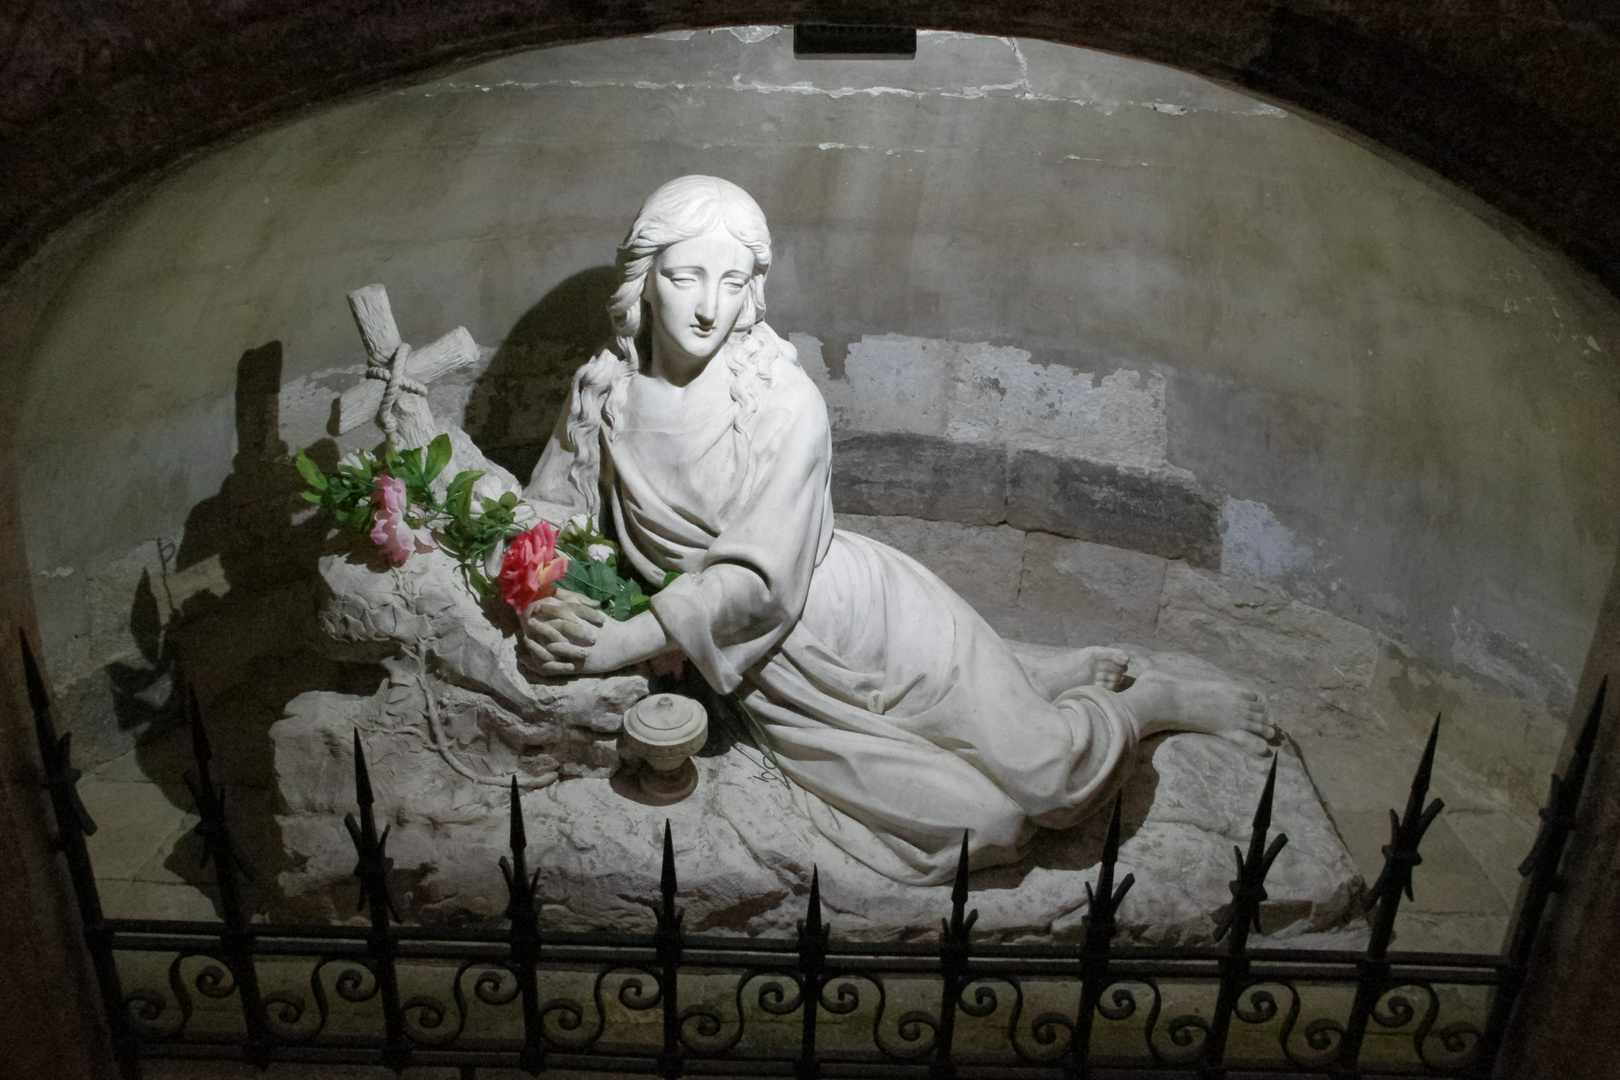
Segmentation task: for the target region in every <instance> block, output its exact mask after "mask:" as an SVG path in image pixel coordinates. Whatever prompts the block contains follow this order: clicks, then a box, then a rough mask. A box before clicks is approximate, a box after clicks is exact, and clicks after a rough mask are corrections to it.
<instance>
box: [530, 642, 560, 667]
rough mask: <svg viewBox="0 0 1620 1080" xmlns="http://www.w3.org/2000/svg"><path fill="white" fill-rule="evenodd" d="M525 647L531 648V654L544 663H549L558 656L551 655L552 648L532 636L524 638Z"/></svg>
mask: <svg viewBox="0 0 1620 1080" xmlns="http://www.w3.org/2000/svg"><path fill="white" fill-rule="evenodd" d="M523 647H524V648H525V649H528V650H529V655H530V656H532V657H534V658H535V659H536V660H539V661H540V662H541V663H543V664H549V663H551V662H552V661H553V660H555V659H556V657H554V656H552V655H551V652H550V650H548V649H547V648H546V647H545V646H543V645H541V644H540V643H539V642H538V641H535V640H533V639H531V638H524V639H523Z"/></svg>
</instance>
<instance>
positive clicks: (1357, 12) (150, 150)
mask: <svg viewBox="0 0 1620 1080" xmlns="http://www.w3.org/2000/svg"><path fill="white" fill-rule="evenodd" d="M805 19H821V20H829V21H862V20H864V21H884V22H892V23H903V24H910V25H915V26H919V27H925V28H938V29H956V30H963V31H971V32H977V33H989V34H1005V35H1019V36H1030V37H1038V38H1045V39H1048V40H1052V41H1059V42H1064V43H1068V44H1073V45H1082V46H1089V47H1093V48H1101V49H1107V50H1111V51H1115V52H1120V53H1126V54H1129V55H1132V56H1136V57H1141V58H1145V59H1149V60H1156V61H1160V62H1163V63H1167V64H1172V65H1175V66H1177V67H1181V68H1185V69H1188V70H1191V71H1195V72H1198V73H1199V74H1202V75H1205V76H1208V77H1211V78H1214V79H1217V80H1220V81H1224V82H1227V83H1230V84H1232V85H1236V86H1239V87H1242V88H1245V89H1247V90H1250V91H1253V92H1257V93H1260V94H1262V95H1265V96H1269V97H1271V98H1273V99H1276V100H1278V101H1280V102H1283V103H1287V104H1290V105H1293V106H1295V107H1298V108H1303V109H1306V110H1309V111H1311V112H1313V113H1315V114H1316V115H1318V116H1320V117H1324V118H1327V119H1329V120H1332V121H1335V122H1338V123H1340V124H1342V125H1344V126H1345V127H1346V128H1349V129H1353V130H1354V131H1356V132H1359V133H1360V134H1362V135H1364V136H1366V137H1368V138H1370V139H1372V140H1374V141H1376V142H1378V143H1381V144H1383V145H1384V146H1387V147H1389V148H1391V149H1393V150H1396V151H1398V152H1400V153H1402V154H1405V155H1407V156H1408V157H1410V158H1412V159H1414V160H1416V161H1418V162H1419V163H1421V164H1423V165H1426V166H1428V167H1429V168H1431V169H1434V170H1435V171H1437V172H1438V173H1440V174H1442V175H1444V176H1445V177H1447V178H1449V179H1450V180H1452V181H1454V182H1456V183H1457V184H1459V185H1461V186H1462V187H1464V188H1466V189H1469V190H1471V191H1472V192H1474V193H1475V194H1477V195H1478V196H1480V197H1481V198H1482V199H1483V200H1484V201H1485V202H1486V203H1489V204H1491V205H1493V206H1495V207H1496V208H1498V209H1499V210H1501V211H1503V212H1505V213H1506V214H1507V215H1508V216H1510V217H1512V218H1515V219H1517V220H1518V221H1520V222H1521V223H1523V224H1524V225H1526V226H1528V227H1529V228H1530V229H1532V230H1534V231H1536V232H1538V233H1540V234H1541V235H1542V236H1543V237H1545V238H1546V239H1548V240H1550V241H1551V242H1552V243H1554V244H1555V245H1557V246H1559V247H1561V248H1562V249H1563V250H1565V251H1566V252H1568V253H1569V254H1570V255H1571V256H1572V257H1573V258H1575V259H1576V260H1577V261H1578V262H1580V263H1581V264H1582V265H1584V266H1586V267H1587V268H1588V269H1589V270H1591V271H1592V272H1593V273H1594V274H1595V275H1597V276H1598V277H1599V278H1600V279H1602V280H1603V281H1604V282H1605V283H1606V284H1607V285H1608V287H1609V288H1610V289H1611V290H1614V291H1616V292H1620V6H1617V5H1616V4H1615V3H1614V0H1579V2H1577V0H1276V2H1266V0H1083V2H1081V0H1023V2H1020V3H1018V4H998V3H993V2H990V0H926V2H925V0H869V2H867V3H858V2H850V0H821V2H818V3H802V2H801V3H764V2H759V0H606V2H587V0H326V2H324V3H319V4H317V3H310V2H308V0H215V2H203V0H97V2H94V3H92V2H89V0H34V2H32V3H29V2H27V0H20V2H16V3H12V4H9V5H6V6H5V9H4V10H3V11H0V275H3V274H7V273H9V272H10V271H11V270H12V269H14V268H15V267H16V266H17V265H18V264H19V263H20V262H21V261H22V260H23V259H25V258H26V257H27V256H28V254H29V253H30V252H31V251H33V250H34V249H35V248H36V247H37V246H38V245H39V243H40V242H41V241H42V240H43V239H44V238H45V237H46V236H47V235H48V234H49V233H50V232H51V230H52V229H54V228H56V227H58V226H60V225H61V224H63V223H64V222H65V221H67V220H68V219H69V218H71V217H72V216H73V215H74V214H76V213H78V212H80V211H82V210H84V209H87V208H89V207H91V206H94V205H95V204H96V203H98V202H100V201H102V200H104V199H106V198H107V197H108V196H110V195H111V194H112V193H113V192H115V191H116V190H118V189H119V188H120V187H121V186H123V185H124V184H126V183H128V182H130V181H132V180H136V179H139V178H140V177H142V176H145V175H149V174H151V173H153V172H154V171H155V170H159V169H162V168H163V167H165V166H167V165H170V164H172V163H174V162H176V161H177V160H180V159H181V158H183V157H184V156H185V155H187V154H188V153H190V152H193V151H196V150H199V149H201V148H203V147H206V146H207V145H209V144H210V143H214V142H216V141H218V140H221V139H225V138H228V137H230V136H232V135H236V134H239V133H242V132H245V131H250V130H252V129H254V128H256V127H259V126H262V125H265V124H267V123H270V122H273V121H275V120H277V119H279V118H283V117H285V116H288V115H290V114H293V113H295V112H297V111H298V110H300V109H304V108H307V107H309V106H312V105H315V104H318V103H320V102H324V101H329V100H332V99H334V98H337V97H340V96H342V95H345V94H352V93H355V92H359V91H363V90H366V89H370V88H373V87H377V86H380V85H385V84H387V83H389V82H391V81H398V80H403V79H408V78H410V77H412V76H413V75H415V74H416V73H419V72H422V71H425V70H427V69H430V68H433V67H435V66H439V65H444V64H448V63H454V62H457V61H463V60H468V59H473V58H477V57H481V56H487V55H491V54H494V53H498V52H503V51H509V50H513V49H519V48H526V47H532V46H539V45H546V44H555V43H560V42H567V41H581V40H587V39H592V38H601V37H610V36H615V35H621V34H641V33H648V32H654V31H661V30H671V29H680V28H689V27H701V26H723V25H739V24H751V23H784V22H792V21H796V20H805Z"/></svg>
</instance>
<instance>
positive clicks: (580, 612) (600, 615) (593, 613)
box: [574, 598, 608, 626]
mask: <svg viewBox="0 0 1620 1080" xmlns="http://www.w3.org/2000/svg"><path fill="white" fill-rule="evenodd" d="M585 602H586V604H588V605H589V606H588V607H575V608H574V614H575V615H577V616H578V617H579V618H581V619H584V620H585V621H586V622H588V623H590V624H591V625H592V626H606V625H607V621H608V613H607V612H605V611H603V610H602V608H601V606H600V605H599V604H597V602H596V601H595V600H591V599H589V598H587V599H586V601H585Z"/></svg>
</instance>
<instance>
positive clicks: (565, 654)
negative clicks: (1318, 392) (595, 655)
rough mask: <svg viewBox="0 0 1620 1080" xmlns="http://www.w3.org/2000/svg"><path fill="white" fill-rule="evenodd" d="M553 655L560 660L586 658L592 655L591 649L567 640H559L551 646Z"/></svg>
mask: <svg viewBox="0 0 1620 1080" xmlns="http://www.w3.org/2000/svg"><path fill="white" fill-rule="evenodd" d="M550 651H551V655H552V656H555V657H556V658H557V659H559V660H584V659H585V657H587V656H589V655H590V650H589V649H584V648H581V647H580V646H578V645H571V644H569V643H568V642H566V641H559V642H557V643H555V644H553V645H551V646H550Z"/></svg>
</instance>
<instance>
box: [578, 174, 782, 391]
mask: <svg viewBox="0 0 1620 1080" xmlns="http://www.w3.org/2000/svg"><path fill="white" fill-rule="evenodd" d="M677 245H679V246H680V247H679V249H678V252H677V253H678V254H681V255H682V258H681V259H680V261H681V262H682V263H685V262H688V261H696V262H698V263H701V264H703V265H704V266H705V267H707V269H708V271H709V273H710V275H711V277H712V278H714V279H716V280H719V279H724V280H723V281H722V282H721V285H722V290H723V291H722V294H721V304H720V306H721V309H722V311H721V319H722V321H725V318H726V316H727V315H729V314H730V313H732V312H735V320H734V322H733V323H732V325H731V326H729V327H728V326H720V327H718V328H717V330H718V332H717V334H716V339H715V340H713V341H711V342H705V341H703V340H700V339H701V334H699V338H700V339H697V340H693V341H684V340H683V341H681V342H680V344H681V345H682V346H683V347H684V348H686V350H687V351H689V352H697V351H709V352H712V350H717V349H718V348H719V347H720V345H721V344H723V343H724V339H725V337H726V336H727V334H728V333H730V332H733V331H737V330H746V329H748V328H750V327H752V326H753V325H754V324H755V323H757V322H759V321H760V319H762V318H764V315H765V275H766V273H767V271H769V270H770V266H771V234H770V230H769V229H768V228H767V227H766V225H765V215H764V213H763V212H762V211H761V210H760V208H759V204H758V203H756V202H754V200H753V199H752V198H751V197H750V196H749V194H748V193H747V192H746V191H744V190H743V189H742V188H740V187H738V186H737V185H736V184H733V183H731V182H730V181H729V180H721V179H720V178H718V177H714V176H683V177H681V178H680V179H678V180H671V181H670V182H669V183H667V184H665V185H664V186H663V187H660V188H659V189H658V190H657V191H655V192H653V193H652V195H651V196H649V197H648V199H647V201H646V202H645V203H643V204H642V207H641V212H640V213H639V214H637V215H636V220H635V224H633V225H631V226H630V232H629V234H628V235H626V236H625V238H624V243H623V244H621V245H620V246H619V256H618V269H619V276H620V284H619V288H618V290H617V291H615V292H614V294H613V299H612V300H611V301H609V303H608V314H609V315H610V316H611V318H612V320H613V335H614V338H615V339H616V340H617V342H618V346H619V352H620V354H621V355H622V356H624V357H625V358H627V359H629V358H633V357H635V355H636V345H635V342H636V338H637V336H638V335H639V334H641V333H642V331H643V330H646V329H649V327H647V326H646V325H645V323H646V321H647V319H648V318H649V314H650V310H651V309H652V308H654V307H655V306H656V303H657V300H658V296H657V291H658V289H659V287H660V285H664V287H665V288H666V289H673V288H675V287H676V286H679V285H681V283H680V282H675V283H673V284H667V283H663V282H658V283H654V282H650V281H649V277H650V276H651V275H653V274H654V273H656V272H658V270H659V268H660V264H661V261H662V260H664V259H665V255H666V253H668V252H669V251H670V249H671V248H676V247H677ZM688 255H689V256H690V258H689V257H688ZM672 295H673V293H672ZM671 329H672V330H676V331H677V332H679V329H680V328H671ZM709 346H712V349H711V348H709Z"/></svg>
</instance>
